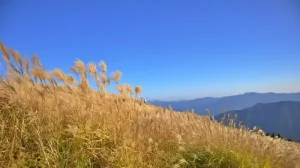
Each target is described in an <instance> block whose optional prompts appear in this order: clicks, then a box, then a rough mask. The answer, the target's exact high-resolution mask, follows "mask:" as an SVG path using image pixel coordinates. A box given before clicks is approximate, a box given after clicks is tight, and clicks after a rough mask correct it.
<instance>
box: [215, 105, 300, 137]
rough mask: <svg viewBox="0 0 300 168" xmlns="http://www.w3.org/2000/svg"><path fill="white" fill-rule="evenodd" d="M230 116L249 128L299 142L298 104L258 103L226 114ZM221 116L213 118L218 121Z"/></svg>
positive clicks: (299, 108) (299, 115)
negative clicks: (258, 128)
mask: <svg viewBox="0 0 300 168" xmlns="http://www.w3.org/2000/svg"><path fill="white" fill-rule="evenodd" d="M226 114H230V116H232V117H233V116H234V114H237V121H242V125H245V126H247V127H249V128H253V127H254V126H258V127H260V128H261V129H263V130H264V131H265V132H266V133H267V132H268V133H276V134H277V133H279V134H280V135H281V136H283V137H286V138H290V139H292V140H300V122H299V121H300V102H296V101H281V102H276V103H259V104H257V105H255V106H253V107H250V108H246V109H243V110H235V111H230V112H227V113H226ZM222 117H223V114H219V115H217V116H215V119H216V120H218V121H220V120H221V118H222Z"/></svg>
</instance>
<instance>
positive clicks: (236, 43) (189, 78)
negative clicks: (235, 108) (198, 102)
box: [0, 0, 300, 100]
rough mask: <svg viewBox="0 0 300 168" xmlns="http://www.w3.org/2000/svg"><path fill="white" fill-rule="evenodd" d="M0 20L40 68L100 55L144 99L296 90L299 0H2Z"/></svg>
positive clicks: (5, 34) (1, 32)
mask: <svg viewBox="0 0 300 168" xmlns="http://www.w3.org/2000/svg"><path fill="white" fill-rule="evenodd" d="M0 17H1V20H0V40H2V41H3V42H4V43H5V44H6V45H7V46H9V47H11V48H13V49H16V50H18V51H19V52H20V53H21V54H28V55H32V54H33V53H37V54H38V55H39V57H40V59H41V61H42V63H43V64H44V66H45V67H46V68H47V69H49V70H51V69H53V68H55V67H58V68H61V69H63V70H65V71H68V72H69V67H70V66H71V65H72V64H73V62H74V61H75V60H76V59H77V58H79V59H81V60H83V61H84V62H85V63H88V62H91V61H93V62H99V61H100V60H103V61H105V62H106V63H107V66H108V69H109V71H113V70H121V71H122V72H123V78H122V82H126V83H130V84H132V85H141V86H142V87H143V89H144V92H143V96H144V97H147V98H150V99H164V100H171V99H189V98H195V97H205V96H224V95H231V94H239V93H243V92H271V91H272V92H296V91H300V66H299V65H300V2H299V1H298V0H264V1H262V0H226V1H224V0H211V1H208V0H203V1H200V0H194V1H189V0H187V1H182V0H164V1H161V0H153V1H141V0H134V1H131V0H128V1H124V0H120V1H115V0H111V1H101V0H99V1H70V0H63V1H58V0H51V1H40V0H30V1H25V0H24V1H21V0H2V1H1V2H0ZM110 90H113V87H112V88H111V89H110Z"/></svg>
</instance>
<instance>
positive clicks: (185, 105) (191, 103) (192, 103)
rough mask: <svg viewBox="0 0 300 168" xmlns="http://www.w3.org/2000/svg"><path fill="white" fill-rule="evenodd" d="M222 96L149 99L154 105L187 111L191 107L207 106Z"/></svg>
mask: <svg viewBox="0 0 300 168" xmlns="http://www.w3.org/2000/svg"><path fill="white" fill-rule="evenodd" d="M219 99H220V98H215V97H205V98H197V99H193V100H179V101H160V100H154V101H149V102H150V103H151V104H153V105H158V106H162V107H169V105H171V107H172V108H173V109H174V110H176V111H186V110H191V109H194V110H195V109H199V108H201V107H202V106H205V105H206V104H210V103H214V102H216V101H217V100H219Z"/></svg>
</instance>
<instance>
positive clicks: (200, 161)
mask: <svg viewBox="0 0 300 168" xmlns="http://www.w3.org/2000/svg"><path fill="white" fill-rule="evenodd" d="M0 45H1V51H2V55H3V56H2V57H3V60H4V62H5V64H6V65H5V66H2V67H3V68H4V67H5V68H6V69H5V71H4V70H3V71H2V72H5V74H3V75H2V76H1V78H0V152H1V153H0V165H1V166H0V167H58V168H60V167H68V168H69V167H70V168H75V167H78V168H79V167H131V168H144V167H152V168H168V167H191V168H193V167H203V168H217V167H218V168H231V167H232V168H238V167H241V168H277V167H278V168H293V167H296V164H298V163H299V162H300V160H299V156H300V146H299V144H296V143H293V142H287V141H284V140H281V139H272V138H270V137H266V136H260V135H257V134H253V133H250V132H249V130H247V129H244V128H243V127H237V126H235V125H231V127H225V126H224V125H222V124H220V123H217V122H216V121H214V120H210V118H209V117H205V116H199V115H196V114H195V113H193V112H180V113H179V112H176V111H173V110H172V109H171V108H170V109H164V108H161V107H156V106H152V105H148V104H144V103H142V102H140V101H138V100H137V99H138V97H139V94H140V93H141V92H142V87H140V86H135V87H133V86H130V85H129V84H121V83H119V82H120V78H121V77H122V73H121V72H120V71H115V72H114V73H112V74H111V73H109V72H108V69H107V66H106V64H105V63H104V62H100V63H99V64H96V63H89V64H84V63H83V62H82V61H80V60H77V61H76V62H75V63H74V66H73V67H70V68H71V71H72V72H73V75H74V76H73V75H69V74H66V73H65V72H63V71H61V70H60V69H54V70H52V71H46V70H45V69H44V68H43V66H42V63H41V62H40V61H39V58H38V56H37V55H34V56H33V57H32V58H28V57H22V56H21V55H20V54H19V53H18V52H17V51H15V50H12V49H9V48H8V47H6V46H5V45H4V44H3V43H1V44H0ZM53 59H55V58H53ZM75 76H77V77H76V78H78V80H76V78H75ZM89 78H91V79H93V80H94V82H96V83H97V86H98V90H93V89H92V88H91V87H90V85H89V82H91V81H89V80H88V79H89ZM111 83H116V85H117V87H116V89H117V91H118V92H119V94H118V95H115V94H111V93H108V92H107V91H106V90H107V88H108V87H110V84H111Z"/></svg>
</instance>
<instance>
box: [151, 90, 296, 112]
mask: <svg viewBox="0 0 300 168" xmlns="http://www.w3.org/2000/svg"><path fill="white" fill-rule="evenodd" d="M280 101H299V102H300V93H272V92H271V93H255V92H249V93H245V94H239V95H233V96H225V97H205V98H197V99H193V100H181V101H160V100H154V101H149V102H150V103H151V104H153V105H158V106H162V107H169V105H171V106H172V108H173V109H174V110H177V111H186V110H191V109H194V111H195V112H196V113H197V114H201V115H206V114H207V112H206V111H205V109H209V110H210V111H211V114H212V115H218V114H221V113H223V112H224V110H226V111H233V110H242V109H245V108H249V107H252V106H254V105H256V104H258V103H272V102H280Z"/></svg>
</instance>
